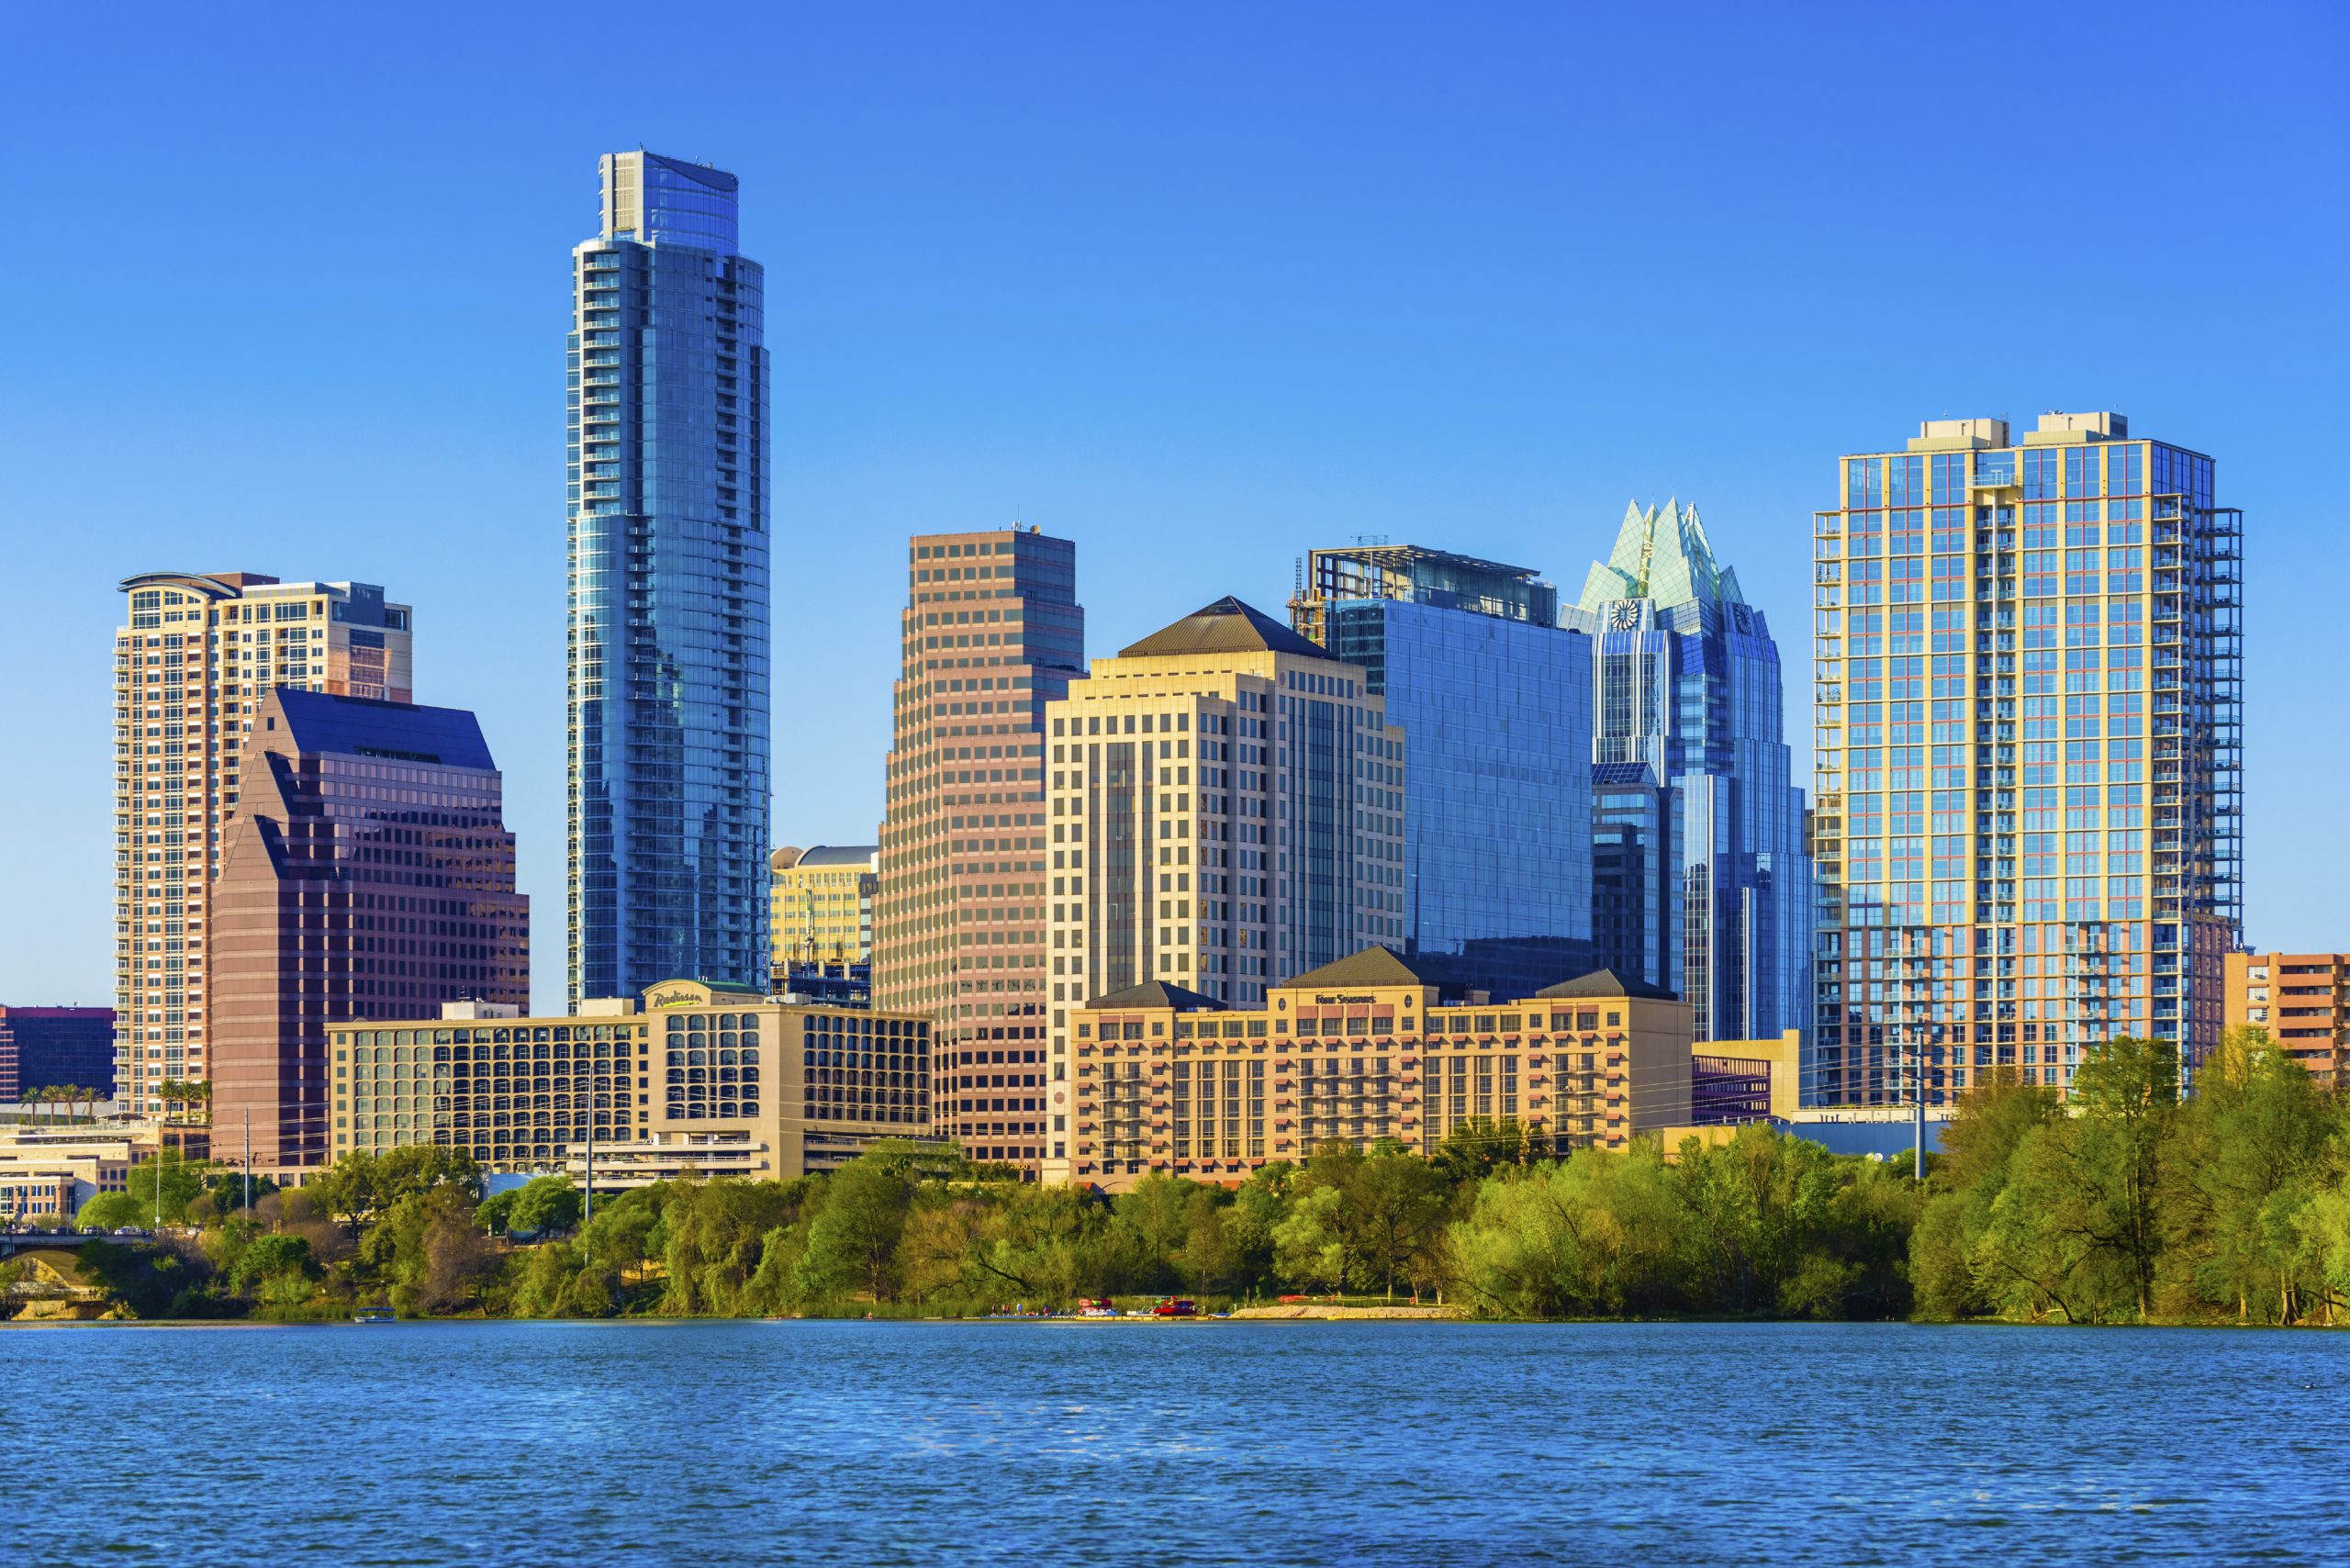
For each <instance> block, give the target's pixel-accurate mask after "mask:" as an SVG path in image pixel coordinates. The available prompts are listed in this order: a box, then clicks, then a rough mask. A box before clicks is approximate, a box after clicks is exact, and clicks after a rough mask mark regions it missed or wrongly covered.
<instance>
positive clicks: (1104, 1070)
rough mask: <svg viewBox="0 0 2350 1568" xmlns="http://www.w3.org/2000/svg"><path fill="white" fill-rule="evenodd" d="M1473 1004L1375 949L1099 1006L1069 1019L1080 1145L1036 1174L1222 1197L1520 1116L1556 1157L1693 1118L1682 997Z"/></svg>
mask: <svg viewBox="0 0 2350 1568" xmlns="http://www.w3.org/2000/svg"><path fill="white" fill-rule="evenodd" d="M1473 996H1474V998H1475V999H1474V1000H1472V999H1470V998H1465V997H1463V996H1462V995H1461V994H1460V991H1459V990H1458V989H1457V988H1456V987H1454V986H1453V985H1452V984H1451V983H1450V982H1449V981H1448V980H1445V979H1444V978H1443V977H1441V976H1440V975H1438V974H1437V973H1435V972H1433V971H1430V970H1427V969H1423V968H1421V967H1420V966H1417V965H1416V964H1414V963H1411V962H1409V961H1407V960H1405V959H1404V958H1398V957H1397V956H1396V955H1395V954H1394V953H1393V952H1391V951H1389V950H1388V949H1386V948H1384V947H1369V948H1365V949H1364V950H1363V951H1361V952H1360V953H1353V954H1349V955H1348V956H1347V957H1345V958H1340V959H1339V960H1337V962H1336V963H1332V964H1326V965H1324V966H1322V967H1320V968H1318V969H1311V970H1308V971H1307V972H1305V973H1304V974H1301V975H1297V976H1294V977H1292V978H1291V979H1290V980H1286V981H1284V982H1283V983H1281V984H1280V985H1276V986H1273V987H1271V988H1270V989H1269V990H1268V991H1267V992H1266V993H1265V996H1264V998H1263V1000H1262V1001H1261V1002H1259V1003H1257V1004H1254V1005H1250V1006H1245V1007H1243V1006H1232V1005H1228V1004H1226V1003H1225V1002H1219V1001H1217V1000H1216V999H1215V998H1214V997H1211V996H1207V995H1203V994H1202V993H1201V992H1199V991H1192V990H1190V989H1189V988H1187V987H1183V986H1177V985H1169V984H1165V983H1163V982H1160V981H1158V980H1150V981H1147V982H1145V983H1143V984H1141V985H1136V986H1130V987H1127V988H1125V990H1122V991H1113V992H1110V993H1108V994H1106V995H1103V996H1100V997H1096V998H1095V999H1093V1001H1092V1002H1090V1003H1089V1004H1088V1005H1086V1006H1084V1007H1082V1008H1080V1009H1077V1010H1075V1011H1074V1012H1073V1013H1072V1014H1070V1023H1069V1033H1070V1036H1071V1047H1070V1057H1069V1060H1070V1064H1071V1070H1070V1073H1069V1085H1068V1087H1069V1105H1070V1110H1069V1118H1070V1125H1069V1137H1068V1138H1067V1140H1066V1148H1065V1150H1064V1152H1063V1153H1062V1154H1061V1155H1059V1156H1057V1157H1054V1158H1049V1159H1046V1161H1045V1162H1044V1166H1043V1170H1042V1175H1043V1178H1044V1180H1046V1181H1047V1182H1073V1183H1077V1184H1080V1185H1083V1186H1091V1187H1099V1188H1101V1189H1102V1190H1104V1191H1107V1192H1123V1191H1125V1190H1127V1189H1129V1188H1131V1187H1132V1186H1133V1185H1134V1183H1135V1182H1137V1181H1139V1180H1140V1179H1141V1178H1142V1177H1144V1176H1146V1175H1149V1174H1153V1173H1157V1174H1162V1175H1169V1176H1179V1177H1183V1178H1186V1179H1188V1180H1192V1181H1197V1182H1223V1183H1225V1184H1227V1185H1228V1184H1231V1183H1233V1182H1240V1181H1243V1180H1246V1179H1247V1177H1248V1173H1249V1172H1251V1171H1253V1170H1258V1169H1259V1168H1260V1167H1262V1166H1263V1165H1265V1164H1266V1163H1268V1162H1269V1161H1271V1160H1277V1159H1279V1160H1289V1161H1292V1162H1294V1161H1302V1160H1304V1159H1307V1158H1309V1157H1310V1156H1311V1155H1312V1154H1313V1153H1314V1151H1315V1149H1316V1148H1320V1147H1321V1146H1323V1145H1324V1144H1326V1143H1329V1142H1333V1141H1336V1142H1340V1143H1344V1144H1347V1145H1348V1146H1349V1147H1351V1148H1357V1149H1365V1150H1368V1149H1370V1148H1374V1147H1375V1146H1377V1145H1379V1144H1381V1143H1383V1142H1393V1143H1394V1144H1395V1145H1397V1146H1400V1147H1401V1148H1405V1149H1409V1150H1411V1151H1412V1152H1414V1153H1416V1154H1422V1155H1427V1154H1433V1153H1434V1152H1436V1150H1437V1149H1438V1148H1439V1147H1440V1146H1441V1145H1442V1144H1443V1142H1444V1140H1445V1138H1446V1137H1449V1136H1450V1135H1451V1134H1452V1133H1455V1132H1457V1131H1459V1130H1460V1129H1461V1128H1462V1127H1463V1126H1474V1125H1479V1124H1487V1125H1489V1124H1492V1123H1496V1122H1508V1123H1513V1124H1515V1125H1516V1126H1519V1127H1521V1128H1523V1129H1524V1130H1525V1132H1526V1135H1527V1137H1528V1138H1529V1139H1530V1140H1531V1141H1532V1142H1533V1144H1534V1145H1535V1147H1536V1148H1539V1150H1541V1151H1542V1152H1544V1153H1545V1154H1559V1155H1563V1154H1566V1153H1568V1152H1570V1151H1572V1150H1574V1149H1578V1148H1606V1149H1617V1150H1621V1149H1623V1148H1627V1147H1628V1146H1629V1144H1630V1142H1631V1140H1632V1139H1633V1138H1635V1137H1647V1136H1652V1135H1654V1134H1656V1133H1658V1132H1659V1131H1660V1130H1662V1129H1663V1128H1666V1127H1672V1126H1682V1125H1684V1124H1686V1123H1688V1122H1689V1120H1690V1116H1691V1113H1690V1083H1691V1077H1692V1074H1691V1068H1690V1053H1689V1010H1688V1008H1687V1007H1686V1006H1684V1005H1683V1004H1682V1003H1681V1002H1678V1001H1676V1000H1674V998H1673V996H1672V994H1671V993H1670V992H1667V991H1662V990H1660V989H1658V988H1657V987H1654V986H1651V985H1647V984H1644V983H1642V982H1640V981H1639V980H1627V979H1625V978H1623V977H1621V976H1618V975H1615V974H1612V973H1609V972H1607V971H1606V970H1599V971H1595V972H1594V973H1591V974H1588V975H1582V976H1578V977H1576V978H1575V979H1573V980H1562V981H1561V982H1559V983H1558V984H1556V985H1551V986H1545V987H1544V988H1542V990H1541V991H1539V992H1537V993H1536V994H1534V995H1532V996H1529V997H1526V998H1522V999H1517V1000H1504V1001H1491V1000H1485V999H1484V993H1483V991H1477V992H1475V993H1473Z"/></svg>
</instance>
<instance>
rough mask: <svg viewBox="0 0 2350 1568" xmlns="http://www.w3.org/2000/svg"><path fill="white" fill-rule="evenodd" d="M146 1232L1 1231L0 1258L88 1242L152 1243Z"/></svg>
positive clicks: (71, 1246) (76, 1245) (70, 1246)
mask: <svg viewBox="0 0 2350 1568" xmlns="http://www.w3.org/2000/svg"><path fill="white" fill-rule="evenodd" d="M152 1239H153V1238H152V1237H151V1235H150V1234H149V1233H148V1232H146V1231H143V1230H142V1231H140V1233H139V1234H138V1235H136V1236H106V1235H99V1234H84V1233H83V1232H82V1231H78V1230H0V1258H7V1257H11V1256H13V1255H15V1254H16V1253H18V1252H34V1251H48V1250H50V1249H52V1248H59V1247H66V1248H73V1247H79V1246H81V1245H82V1244H83V1243H84V1242H88V1241H125V1242H136V1241H150V1240H152Z"/></svg>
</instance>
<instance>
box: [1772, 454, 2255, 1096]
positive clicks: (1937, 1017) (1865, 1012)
mask: <svg viewBox="0 0 2350 1568" xmlns="http://www.w3.org/2000/svg"><path fill="white" fill-rule="evenodd" d="M2241 540H2242V519H2241V514H2240V513H2239V512H2238V511H2237V510H2235V509H2233V508H2229V507H2222V506H2220V505H2218V504H2216V501H2215V498H2214V493H2213V479H2212V463H2211V459H2210V458H2209V457H2207V456H2204V455H2203V454H2199V453H2196V452H2191V451H2188V450H2187V449H2185V448H2183V447H2178V446H2174V445H2172V444H2170V443H2168V442H2160V441H2150V440H2145V439H2141V438H2135V437H2132V435H2131V433H2130V430H2129V424H2128V421H2127V420H2125V419H2124V418H2123V417H2122V416H2121V415H2119V414H2112V413H2087V414H2048V415H2044V416H2042V418H2041V420H2040V421H2039V424H2038V427H2037V428H2036V429H2035V430H2033V431H2030V432H2029V433H2026V434H2023V435H2022V436H2020V438H2012V437H2011V435H2010V431H2009V426H2008V423H2007V421H2006V420H1994V419H1967V420H1929V421H1927V422H1926V423H1925V424H1924V425H1923V426H1921V427H1920V430H1919V436H1918V438H1917V439H1916V440H1914V441H1911V442H1908V449H1907V450H1906V451H1898V452H1880V453H1870V454H1854V455H1851V456H1847V457H1845V458H1844V459H1842V461H1841V465H1840V467H1839V470H1838V493H1837V505H1836V506H1835V507H1833V508H1831V509H1830V510H1825V511H1822V512H1820V513H1818V527H1817V530H1816V543H1817V558H1816V562H1815V579H1816V582H1817V588H1816V598H1815V605H1816V621H1815V626H1814V635H1815V639H1816V640H1815V645H1814V652H1815V656H1816V660H1817V663H1816V671H1815V673H1816V680H1817V686H1816V711H1817V722H1818V730H1817V733H1816V734H1815V735H1814V737H1813V740H1814V745H1815V749H1816V752H1817V756H1818V774H1817V789H1816V790H1815V795H1814V799H1815V801H1816V811H1817V820H1816V835H1815V842H1816V849H1817V854H1818V860H1819V866H1820V876H1821V882H1822V887H1823V897H1822V902H1821V905H1820V911H1819V929H1818V949H1817V955H1818V975H1817V985H1818V1027H1817V1031H1816V1038H1815V1040H1814V1042H1813V1044H1814V1048H1815V1051H1816V1057H1817V1060H1816V1063H1815V1074H1814V1077H1815V1081H1816V1083H1817V1085H1818V1094H1819V1095H1820V1097H1821V1098H1823V1099H1824V1100H1827V1101H1830V1102H1838V1103H1864V1104H1877V1103H1889V1102H1892V1101H1894V1100H1897V1099H1898V1098H1901V1097H1903V1096H1904V1095H1905V1093H1907V1092H1908V1090H1909V1087H1910V1086H1911V1085H1913V1084H1914V1085H1916V1086H1917V1087H1919V1089H1921V1090H1922V1092H1923V1093H1924V1095H1925V1097H1926V1099H1927V1101H1928V1103H1942V1102H1943V1101H1945V1100H1946V1099H1948V1098H1949V1097H1950V1096H1953V1095H1955V1094H1956V1093H1957V1092H1960V1091H1962V1090H1964V1089H1965V1088H1967V1087H1968V1086H1969V1085H1970V1084H1972V1083H1974V1082H1975V1081H1979V1079H1980V1077H1981V1075H1982V1074H1983V1073H1984V1071H1985V1070H1986V1069H2011V1070H2015V1071H2016V1072H2018V1073H2020V1075H2021V1076H2022V1077H2023V1078H2024V1079H2025V1080H2026V1081H2031V1082H2034V1083H2039V1084H2044V1085H2050V1086H2054V1087H2058V1088H2061V1087H2063V1086H2064V1085H2065V1084H2066V1083H2068V1082H2069V1081H2070V1080H2071V1077H2072V1074H2073V1071H2074V1070H2075V1068H2076V1066H2077V1065H2078V1064H2079V1062H2080V1059H2081V1057H2082V1054H2083V1053H2084V1052H2085V1051H2086V1050H2087V1049H2088V1048H2089V1047H2092V1046H2094V1045H2097V1044H2098V1043H2099V1042H2101V1041H2104V1040H2106V1039H2109V1038H2111V1037H2114V1036H2121V1035H2131V1036H2148V1037H2153V1038H2156V1039H2162V1040H2167V1041H2170V1042H2173V1043H2175V1044H2176V1045H2177V1047H2179V1050H2180V1053H2181V1056H2182V1058H2184V1060H2185V1061H2186V1063H2187V1064H2188V1068H2189V1070H2191V1069H2192V1067H2193V1065H2194V1063H2195V1062H2196V1061H2198V1060H2199V1058H2201V1056H2202V1055H2203V1054H2204V1053H2205V1052H2206V1051H2208V1050H2209V1049H2210V1047H2211V1046H2212V1045H2213V1044H2214V1043H2215V1042H2216V1041H2217V1038H2218V1036H2219V1033H2220V1030H2221V1025H2222V1021H2223V1015H2224V1008H2223V984H2224V974H2225V968H2224V966H2225V955H2226V953H2227V952H2228V951H2229V950H2230V949H2231V948H2233V947H2234V946H2237V945H2238V933H2239V930H2240V923H2241V919H2242V897H2243V892H2242V889H2243V847H2242V845H2243V837H2242V835H2243V679H2244V674H2243V636H2244V627H2243V600H2242V591H2243V590H2242V548H2241Z"/></svg>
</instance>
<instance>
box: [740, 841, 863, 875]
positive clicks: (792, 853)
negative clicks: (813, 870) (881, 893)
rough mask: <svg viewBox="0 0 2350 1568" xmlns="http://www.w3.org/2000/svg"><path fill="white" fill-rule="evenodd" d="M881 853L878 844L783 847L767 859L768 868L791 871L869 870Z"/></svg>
mask: <svg viewBox="0 0 2350 1568" xmlns="http://www.w3.org/2000/svg"><path fill="white" fill-rule="evenodd" d="M880 852H881V846H879V845H878V844H819V845H815V846H812V847H811V848H807V849H800V848H797V847H795V846H791V845H789V844H787V845H783V846H779V847H778V848H777V849H776V851H775V852H774V853H773V854H771V855H769V856H768V857H767V868H768V869H769V870H773V871H789V870H790V869H791V868H793V867H795V866H862V867H865V868H868V869H870V868H871V867H872V865H873V857H875V856H876V855H878V854H879V853H880Z"/></svg>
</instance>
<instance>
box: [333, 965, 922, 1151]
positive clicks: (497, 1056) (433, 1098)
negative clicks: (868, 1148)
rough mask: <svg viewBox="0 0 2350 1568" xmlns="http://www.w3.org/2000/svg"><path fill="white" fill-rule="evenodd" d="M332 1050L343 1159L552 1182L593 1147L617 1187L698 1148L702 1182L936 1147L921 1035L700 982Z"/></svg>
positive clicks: (423, 1022)
mask: <svg viewBox="0 0 2350 1568" xmlns="http://www.w3.org/2000/svg"><path fill="white" fill-rule="evenodd" d="M465 1007H466V1004H462V1003H461V1004H457V1005H456V1006H455V1007H453V1009H452V1010H451V1011H452V1012H453V1013H457V1014H462V1013H464V1010H465ZM329 1049H330V1056H331V1058H332V1062H331V1067H330V1072H331V1083H332V1094H331V1096H330V1098H331V1103H332V1105H333V1123H334V1130H333V1143H332V1152H333V1156H334V1158H336V1159H341V1157H342V1156H343V1155H345V1154H347V1153H349V1152H351V1151H352V1150H353V1149H374V1150H381V1149H386V1148H398V1147H400V1146H401V1145H404V1144H422V1143H429V1144H437V1145H440V1146H442V1147H444V1148H463V1149H466V1150H468V1151H470V1152H471V1153H472V1154H473V1156H474V1157H475V1158H476V1159H479V1160H480V1161H481V1162H482V1163H483V1164H484V1165H486V1166H488V1167H490V1168H491V1169H494V1170H560V1169H565V1168H566V1167H567V1166H568V1164H569V1162H571V1161H572V1160H575V1159H579V1160H582V1161H583V1162H584V1159H585V1158H586V1156H587V1154H588V1149H589V1148H590V1146H591V1144H592V1146H593V1148H594V1151H595V1158H596V1159H597V1160H598V1161H599V1168H600V1166H601V1164H602V1162H603V1161H604V1160H605V1159H607V1158H608V1157H609V1158H610V1159H611V1160H612V1162H613V1165H612V1170H613V1171H614V1172H618V1171H619V1170H621V1167H623V1166H633V1167H639V1168H642V1167H643V1166H644V1165H645V1162H647V1161H650V1162H651V1166H652V1168H655V1169H658V1168H659V1167H660V1166H661V1164H662V1159H663V1157H662V1155H661V1153H660V1151H661V1150H662V1149H664V1148H668V1149H671V1150H674V1149H676V1148H682V1147H684V1146H685V1145H686V1144H688V1142H692V1141H696V1140H699V1142H701V1143H704V1144H707V1145H708V1146H709V1147H711V1148H713V1149H716V1150H719V1151H721V1152H722V1153H723V1154H725V1156H726V1158H725V1159H720V1158H719V1156H718V1155H715V1154H713V1155H711V1156H710V1157H708V1158H706V1159H701V1160H699V1161H697V1162H696V1163H697V1168H698V1169H701V1170H705V1171H708V1172H711V1173H716V1172H717V1171H718V1170H719V1169H720V1167H721V1166H723V1167H724V1168H725V1169H726V1170H729V1171H731V1172H732V1173H734V1174H743V1175H755V1176H759V1177H762V1178H773V1179H781V1178H787V1177H791V1176H798V1175H801V1174H804V1173H805V1172H806V1171H808V1170H822V1169H825V1168H827V1167H828V1166H829V1165H831V1164H836V1163H838V1162H839V1160H840V1159H845V1158H848V1157H849V1156H851V1155H853V1154H854V1153H855V1152H856V1149H858V1148H863V1147H864V1145H865V1144H867V1143H869V1142H871V1141H872V1140H873V1139H875V1138H882V1137H926V1136H927V1135H928V1134H929V1131H930V1023H929V1020H928V1019H926V1018H923V1017H920V1016H916V1015H910V1014H896V1013H876V1012H872V1011H869V1010H867V1009H864V1008H846V1007H811V1006H805V1005H800V1004H796V1003H783V1002H770V1001H768V1000H767V998H765V997H763V996H755V995H751V994H748V993H743V992H733V991H725V990H723V989H721V988H716V987H712V986H710V985H707V984H704V983H702V982H700V981H699V980H669V981H665V982H663V983H662V984H660V985H656V986H655V987H653V988H652V989H650V990H648V991H646V992H645V993H644V995H643V999H642V1001H641V1002H640V1001H639V1000H638V999H635V998H619V999H613V1000H609V1001H590V1002H583V1003H582V1004H581V1010H580V1012H579V1014H577V1015H576V1016H561V1017H545V1018H481V1017H468V1016H445V1017H442V1018H431V1019H415V1020H390V1021H385V1022H359V1023H353V1024H349V1025H337V1026H336V1027H335V1028H334V1029H333V1030H331V1031H330V1041H329ZM844 1151H845V1152H844ZM642 1173H643V1172H642V1169H640V1175H642ZM643 1179H646V1180H650V1179H652V1178H651V1177H649V1176H644V1177H643ZM603 1184H606V1182H605V1180H604V1178H603V1177H602V1176H599V1185H603Z"/></svg>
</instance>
